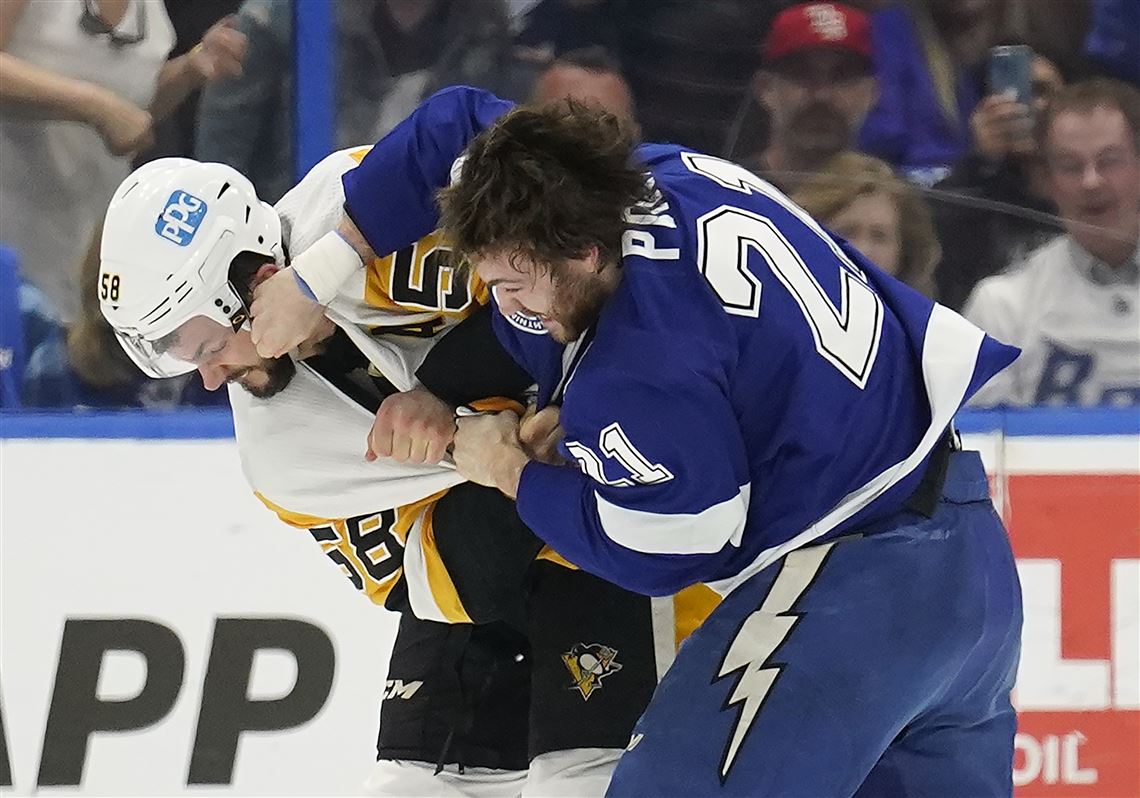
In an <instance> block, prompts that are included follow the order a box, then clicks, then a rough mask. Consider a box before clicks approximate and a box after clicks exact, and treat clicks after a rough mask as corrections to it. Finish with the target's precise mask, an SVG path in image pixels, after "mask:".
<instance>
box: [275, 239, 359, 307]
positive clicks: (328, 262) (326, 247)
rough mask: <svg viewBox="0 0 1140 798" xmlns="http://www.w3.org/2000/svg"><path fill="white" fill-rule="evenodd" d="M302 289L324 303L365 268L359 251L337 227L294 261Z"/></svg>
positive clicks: (330, 299)
mask: <svg viewBox="0 0 1140 798" xmlns="http://www.w3.org/2000/svg"><path fill="white" fill-rule="evenodd" d="M292 266H293V273H294V274H295V275H296V276H297V280H298V285H299V287H300V288H301V290H302V291H305V289H308V291H306V294H307V295H309V296H311V297H312V298H313V299H314V300H316V301H317V302H318V303H320V304H321V305H327V304H329V303H330V302H332V300H333V298H334V297H335V296H336V295H337V291H339V289H340V287H341V286H342V285H343V284H344V283H345V281H347V280H348V278H350V277H351V276H352V275H354V274H355V273H356V272H358V271H360V270H361V269H363V268H364V261H362V260H361V258H360V255H359V254H358V253H357V251H356V250H355V249H354V248H353V247H352V246H351V245H350V244H349V243H348V242H347V241H345V240H344V239H343V238H342V237H341V236H340V235H338V234H337V233H336V231H330V232H328V233H325V234H324V235H323V236H321V237H320V238H319V239H317V242H316V243H315V244H313V245H312V246H311V247H309V248H308V249H306V250H305V251H304V252H302V253H301V254H300V255H298V256H297V257H296V258H295V259H294V260H293V263H292Z"/></svg>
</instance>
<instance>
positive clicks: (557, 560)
mask: <svg viewBox="0 0 1140 798" xmlns="http://www.w3.org/2000/svg"><path fill="white" fill-rule="evenodd" d="M535 559H536V560H546V561H547V562H552V563H554V564H555V565H561V566H562V567H563V568H569V569H570V570H571V571H577V570H578V566H577V565H575V564H574V563H572V562H570V561H569V560H568V559H566V558H565V557H563V556H562V555H561V554H559V553H558V552H556V551H555V550H554V549H552V548H550V547H549V546H543V547H542V550H541V551H539V553H538V556H537V557H535Z"/></svg>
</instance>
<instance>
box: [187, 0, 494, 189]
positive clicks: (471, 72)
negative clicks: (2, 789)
mask: <svg viewBox="0 0 1140 798" xmlns="http://www.w3.org/2000/svg"><path fill="white" fill-rule="evenodd" d="M336 15H337V43H336V47H337V63H338V70H337V81H336V82H337V119H336V130H337V146H338V147H350V146H355V145H359V144H362V143H370V142H374V141H376V140H377V139H378V138H380V136H382V135H383V134H384V133H386V132H388V130H390V129H391V128H393V127H395V125H396V124H397V123H398V122H399V121H400V120H401V119H403V118H404V117H405V116H407V115H408V114H409V113H411V111H412V110H414V109H415V107H416V105H418V104H419V102H420V100H422V99H423V98H424V97H425V96H427V95H428V94H430V93H431V92H433V91H435V90H436V89H439V88H442V87H443V86H447V85H451V84H455V83H463V84H468V85H474V86H479V87H481V88H486V89H490V90H493V91H494V90H499V89H500V86H499V85H498V83H499V81H500V80H503V79H504V77H503V75H504V73H505V71H506V65H507V62H508V60H509V55H510V54H509V50H510V37H509V31H508V27H507V18H506V14H505V12H504V9H503V6H502V4H501V3H500V2H499V0H480V1H479V2H477V3H468V2H463V0H338V2H337V3H336ZM292 17H293V8H292V3H289V2H282V1H281V0H245V2H244V3H243V4H242V6H241V8H240V10H239V12H238V22H237V25H238V29H239V30H241V31H243V32H244V33H245V34H246V35H247V36H248V37H249V40H250V54H249V58H248V61H247V63H246V68H245V70H244V72H243V73H242V75H241V76H240V77H239V78H237V79H234V80H229V81H226V82H224V83H220V84H218V85H216V86H213V87H211V88H210V89H208V90H207V91H205V92H204V93H203V96H202V102H201V106H200V109H199V118H198V134H197V142H196V148H195V149H196V157H197V158H198V159H199V160H202V161H216V162H219V163H225V164H229V165H230V166H232V167H234V168H235V169H237V170H238V171H240V172H241V173H242V174H244V175H247V176H248V177H249V178H250V180H252V181H253V184H254V185H255V186H256V187H257V193H258V196H260V197H262V198H264V199H265V201H266V202H276V201H277V200H278V199H280V197H281V195H282V194H284V193H285V192H286V191H287V190H288V189H289V188H290V187H292V185H293V184H294V183H295V182H296V181H295V180H294V175H293V146H292V144H293V128H292V124H291V122H290V120H291V119H292V118H293V90H292V72H293V39H292V37H293V25H292Z"/></svg>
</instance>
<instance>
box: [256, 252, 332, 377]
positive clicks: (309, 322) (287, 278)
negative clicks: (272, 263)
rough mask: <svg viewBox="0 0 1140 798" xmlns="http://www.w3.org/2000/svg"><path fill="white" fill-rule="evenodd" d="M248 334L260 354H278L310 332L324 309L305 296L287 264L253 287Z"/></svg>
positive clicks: (322, 314) (272, 355) (273, 355)
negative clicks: (249, 332) (249, 333)
mask: <svg viewBox="0 0 1140 798" xmlns="http://www.w3.org/2000/svg"><path fill="white" fill-rule="evenodd" d="M249 313H250V316H252V317H253V319H252V325H251V326H252V329H251V335H250V337H251V338H252V339H253V345H254V346H255V347H257V354H259V355H261V356H262V357H280V356H281V355H284V354H285V353H286V352H288V351H290V350H291V349H295V348H296V347H297V345H298V344H300V343H301V342H302V341H304V340H305V339H307V338H309V337H310V336H311V335H313V334H314V333H315V332H316V330H317V326H318V325H319V324H320V323H321V319H322V318H323V317H324V315H325V309H324V307H323V306H321V305H319V304H318V303H317V302H315V301H314V300H313V299H311V298H310V297H308V296H306V295H305V292H304V291H303V290H302V289H301V285H300V283H299V282H298V281H297V278H296V276H295V275H294V273H293V268H292V267H291V266H290V267H287V268H284V269H282V270H281V271H279V272H277V273H276V274H274V275H273V276H272V277H270V278H269V279H267V280H265V281H264V282H262V283H261V284H260V285H258V286H257V287H256V288H254V289H253V305H252V306H251V307H250V309H249Z"/></svg>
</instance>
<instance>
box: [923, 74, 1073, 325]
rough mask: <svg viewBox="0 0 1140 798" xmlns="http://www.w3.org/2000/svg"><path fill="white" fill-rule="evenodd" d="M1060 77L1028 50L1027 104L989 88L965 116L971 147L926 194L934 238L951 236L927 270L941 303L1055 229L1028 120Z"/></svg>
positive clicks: (961, 297) (961, 295) (1040, 110)
mask: <svg viewBox="0 0 1140 798" xmlns="http://www.w3.org/2000/svg"><path fill="white" fill-rule="evenodd" d="M1064 83H1065V82H1064V80H1063V79H1062V77H1061V73H1060V71H1059V70H1058V69H1057V67H1056V66H1055V65H1054V63H1053V62H1052V61H1051V60H1049V59H1047V58H1045V57H1044V56H1042V55H1040V54H1035V55H1034V58H1033V107H1032V108H1031V107H1029V106H1026V105H1022V104H1020V103H1018V102H1016V101H1015V100H1013V99H1011V98H1009V97H1006V96H1002V95H997V94H991V95H990V96H987V97H986V98H985V99H984V100H982V102H981V103H979V104H978V107H977V108H975V109H974V112H973V113H972V114H971V115H970V130H971V132H972V134H973V142H974V146H973V151H972V152H971V153H970V154H969V155H967V156H966V157H965V158H963V159H962V160H960V161H959V162H958V163H957V164H955V166H954V168H953V170H951V172H950V174H949V176H948V177H947V178H946V179H945V180H943V181H942V182H940V183H938V184H937V186H936V188H937V192H935V193H932V194H931V206H932V207H933V209H934V220H935V225H936V227H937V228H938V236H939V238H940V239H941V240H942V241H953V242H954V246H952V247H947V248H946V250H945V252H944V253H943V258H942V262H941V264H940V265H939V267H938V271H937V273H936V275H935V279H936V281H937V283H938V301H939V302H941V303H942V304H944V305H946V306H948V307H951V308H954V309H955V310H958V309H959V308H961V307H962V304H963V303H964V302H965V301H966V297H968V296H969V295H970V291H971V290H972V289H973V287H974V285H975V284H976V283H977V282H978V281H979V280H981V279H982V278H984V277H988V276H990V275H991V274H996V273H997V272H999V271H1001V270H1002V269H1004V268H1005V267H1006V266H1008V265H1009V264H1011V263H1015V262H1017V261H1020V260H1022V259H1024V258H1025V256H1026V255H1028V254H1029V253H1030V252H1031V251H1032V250H1034V249H1036V248H1037V247H1039V246H1040V245H1042V244H1044V243H1045V242H1046V241H1048V240H1049V239H1050V238H1053V237H1054V236H1056V235H1058V234H1059V233H1060V232H1061V227H1060V225H1059V222H1058V221H1057V220H1056V218H1055V216H1054V215H1055V214H1056V210H1057V209H1056V206H1055V205H1054V204H1053V200H1052V198H1051V196H1050V191H1049V184H1048V178H1047V175H1046V173H1045V164H1044V162H1043V159H1042V157H1041V153H1040V150H1039V148H1038V146H1037V139H1036V136H1035V135H1034V125H1035V122H1034V120H1035V119H1040V118H1041V117H1042V115H1043V114H1044V112H1045V108H1046V106H1047V105H1048V102H1049V98H1050V97H1052V96H1053V95H1054V94H1055V93H1056V92H1057V91H1058V90H1059V89H1060V88H1061V87H1062V86H1064ZM1022 209H1024V210H1022Z"/></svg>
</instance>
